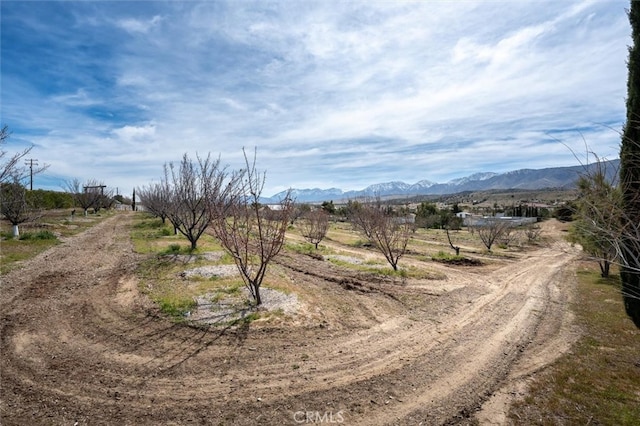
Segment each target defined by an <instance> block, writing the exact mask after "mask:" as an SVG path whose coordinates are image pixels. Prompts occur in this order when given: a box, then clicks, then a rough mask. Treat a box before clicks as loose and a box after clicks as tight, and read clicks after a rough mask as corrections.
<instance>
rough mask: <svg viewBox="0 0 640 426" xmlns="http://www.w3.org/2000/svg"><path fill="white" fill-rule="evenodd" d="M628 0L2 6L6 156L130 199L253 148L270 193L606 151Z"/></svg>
mask: <svg viewBox="0 0 640 426" xmlns="http://www.w3.org/2000/svg"><path fill="white" fill-rule="evenodd" d="M628 7H629V3H628V1H621V0H596V1H572V0H563V1H557V0H551V1H543V0H536V1H533V0H521V1H497V0H491V1H475V0H461V1H454V0H449V1H444V0H442V1H376V0H367V1H355V0H353V1H335V0H325V1H302V0H284V1H269V2H267V1H248V0H234V1H215V0H214V1H206V2H198V1H162V2H161V1H136V2H132V1H117V0H115V1H104V2H103V1H62V2H54V1H42V2H34V1H24V0H23V1H7V0H2V2H0V13H1V17H0V20H1V22H0V24H1V43H2V44H1V46H0V52H1V81H0V96H1V98H0V101H1V107H0V119H1V121H2V124H6V125H8V126H9V129H10V130H11V131H12V135H11V138H10V139H9V141H8V142H7V144H6V146H5V147H4V149H5V150H7V151H9V152H13V151H16V152H17V151H18V150H20V149H23V148H24V147H27V146H33V148H32V151H31V152H30V153H29V158H34V159H37V160H38V162H39V164H40V165H42V164H45V163H46V164H48V165H49V168H48V169H47V170H46V171H45V172H44V173H43V174H41V175H38V176H36V177H35V178H34V183H33V186H34V189H35V188H42V189H53V190H62V189H63V187H64V186H65V182H68V181H70V180H71V179H80V180H81V181H83V182H86V181H88V180H97V181H100V182H101V183H103V184H105V185H108V186H109V187H110V188H114V189H116V188H117V191H118V193H120V194H124V195H129V196H130V194H131V192H132V190H133V189H134V188H136V187H138V188H140V187H143V186H146V185H148V184H150V183H153V182H158V181H159V180H160V178H161V177H162V170H163V165H164V164H168V163H171V162H173V163H176V164H177V163H179V162H180V160H181V158H182V156H183V155H184V154H185V153H186V154H188V155H189V157H191V158H193V159H195V157H196V155H200V156H206V155H207V154H208V153H211V155H212V156H213V157H215V158H217V157H218V156H219V157H220V159H221V163H222V164H224V165H228V166H229V168H230V169H238V168H241V167H242V166H243V161H244V158H243V148H245V149H246V150H247V152H248V153H249V154H250V155H253V152H254V150H257V158H256V164H257V168H258V169H260V170H261V171H265V172H266V183H265V187H264V190H263V195H264V196H271V195H273V194H275V193H277V192H279V191H282V190H285V189H287V188H290V187H293V188H298V189H303V188H321V189H327V188H332V187H337V188H341V189H343V190H359V189H363V188H365V187H366V186H368V185H371V184H376V183H382V182H390V181H403V182H406V183H409V184H412V183H415V182H418V181H420V180H429V181H433V182H438V183H445V182H447V181H449V180H451V179H455V178H461V177H465V176H468V175H471V174H473V173H477V172H496V173H500V172H507V171H511V170H517V169H522V168H532V169H538V168H546V167H561V166H574V165H578V164H580V163H585V162H587V161H592V160H593V157H590V156H587V152H588V151H592V152H595V153H596V154H597V155H598V156H599V157H602V158H607V159H614V158H617V157H618V152H619V144H620V132H621V130H622V127H623V125H624V121H625V115H626V109H625V99H626V82H627V66H626V60H627V55H628V46H629V45H630V44H631V37H630V35H631V29H630V25H629V22H628V19H627V14H626V10H627V9H628Z"/></svg>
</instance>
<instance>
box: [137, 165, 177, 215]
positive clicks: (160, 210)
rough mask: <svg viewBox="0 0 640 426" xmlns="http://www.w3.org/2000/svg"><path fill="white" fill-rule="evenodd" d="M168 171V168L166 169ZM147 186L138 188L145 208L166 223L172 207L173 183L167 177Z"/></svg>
mask: <svg viewBox="0 0 640 426" xmlns="http://www.w3.org/2000/svg"><path fill="white" fill-rule="evenodd" d="M165 171H166V170H165ZM166 177H167V175H166V173H165V179H163V180H162V181H160V182H158V183H153V184H150V185H149V186H147V187H142V188H138V196H139V197H140V200H141V202H142V204H143V205H144V207H145V209H146V210H147V211H149V212H150V213H152V214H154V215H155V216H157V217H159V218H160V219H161V220H162V223H163V224H164V223H166V220H167V218H168V217H169V212H170V209H171V196H172V194H171V185H170V184H169V182H168V181H167V179H166Z"/></svg>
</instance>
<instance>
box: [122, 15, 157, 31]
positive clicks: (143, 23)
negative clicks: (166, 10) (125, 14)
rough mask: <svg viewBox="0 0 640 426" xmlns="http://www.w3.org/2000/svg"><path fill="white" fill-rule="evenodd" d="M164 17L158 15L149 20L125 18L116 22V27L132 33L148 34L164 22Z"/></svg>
mask: <svg viewBox="0 0 640 426" xmlns="http://www.w3.org/2000/svg"><path fill="white" fill-rule="evenodd" d="M162 19H163V18H162V17H160V16H158V15H156V16H154V17H153V18H151V19H149V20H141V19H134V18H124V19H120V20H118V21H116V25H117V26H118V27H120V28H122V29H123V30H125V31H128V32H130V33H142V34H146V33H148V32H149V30H151V29H152V28H153V27H156V26H158V25H159V24H160V23H161V22H162Z"/></svg>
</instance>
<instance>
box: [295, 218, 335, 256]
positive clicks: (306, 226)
mask: <svg viewBox="0 0 640 426" xmlns="http://www.w3.org/2000/svg"><path fill="white" fill-rule="evenodd" d="M328 229H329V213H327V212H326V211H325V210H322V209H317V210H312V211H310V212H307V213H306V214H305V215H303V217H302V222H301V224H300V232H301V234H302V236H303V237H304V238H305V239H306V240H307V241H309V242H310V243H311V244H314V245H315V246H316V250H317V249H318V244H320V241H322V240H323V239H324V237H325V236H326V235H327V230H328Z"/></svg>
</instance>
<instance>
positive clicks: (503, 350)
mask: <svg viewBox="0 0 640 426" xmlns="http://www.w3.org/2000/svg"><path fill="white" fill-rule="evenodd" d="M130 220H131V214H121V215H117V216H115V217H113V218H110V219H108V220H106V221H105V222H103V223H101V224H100V225H98V226H96V227H94V228H93V229H91V230H89V231H87V232H85V233H84V234H81V235H78V236H76V237H73V238H72V239H70V240H68V241H66V242H65V243H64V244H61V245H59V246H57V247H54V248H52V249H51V250H49V251H47V252H45V253H43V254H42V255H40V256H38V257H37V258H35V259H34V260H33V261H31V262H29V263H28V264H26V265H25V266H24V268H22V269H20V270H15V271H13V272H11V273H10V274H8V275H6V276H5V277H2V284H1V287H0V290H1V301H2V305H1V312H0V314H1V324H0V333H1V346H0V350H1V358H0V371H1V374H2V377H1V379H2V380H1V385H0V386H1V388H0V390H1V401H0V416H1V417H0V419H1V422H0V423H2V424H3V425H14V424H15V425H23V424H47V425H50V424H76V422H77V424H150V425H151V424H247V425H255V424H269V425H270V424H274V425H277V424H304V423H306V422H310V420H315V421H316V422H320V421H324V422H330V421H332V422H333V423H344V424H361V425H375V424H379V425H387V424H425V425H431V424H445V423H469V422H472V421H473V416H474V415H475V414H476V413H477V411H478V409H479V408H480V407H481V405H482V404H483V402H485V401H486V400H488V399H489V397H490V396H491V395H492V394H495V395H496V396H495V397H494V398H493V399H491V400H490V402H489V404H487V405H485V410H483V411H482V412H480V413H479V414H478V417H477V419H479V420H480V421H482V422H489V421H491V420H500V416H501V415H502V413H503V411H504V409H505V407H506V404H507V403H508V398H506V397H505V395H508V394H510V393H511V390H512V389H515V387H517V386H518V385H519V383H521V380H522V378H523V377H526V376H527V375H528V374H530V373H531V372H533V371H535V370H536V369H538V368H540V367H541V366H543V365H545V364H546V363H548V362H549V361H550V360H552V359H553V357H554V356H557V351H558V350H563V348H566V347H567V345H568V343H567V342H569V341H570V332H569V327H568V326H567V324H569V323H570V318H569V317H568V315H569V314H568V313H567V311H568V310H567V309H566V301H567V294H569V292H568V290H567V289H568V288H570V287H572V280H573V279H574V278H573V274H572V272H571V268H569V267H568V265H569V264H570V262H571V261H572V260H573V259H574V257H575V256H576V253H575V251H574V250H573V249H571V248H570V247H568V246H567V245H565V244H562V243H560V242H556V243H555V244H553V245H551V246H549V247H544V248H540V249H539V250H537V251H534V252H528V253H523V254H520V255H519V259H517V260H509V261H506V262H505V264H504V265H503V266H502V267H500V268H498V269H497V270H495V268H494V269H493V270H492V271H491V272H490V273H486V272H483V271H482V270H477V269H468V270H465V269H464V268H462V269H450V268H447V267H445V266H434V268H439V269H440V270H441V271H443V272H445V273H446V275H447V277H448V278H447V279H446V280H440V281H437V280H436V281H433V282H429V281H424V282H423V281H421V282H409V283H408V284H406V285H399V284H398V283H393V282H386V281H370V280H369V281H368V280H367V278H366V277H362V276H358V275H357V274H355V273H354V274H349V273H345V272H344V271H342V272H341V271H340V269H339V268H336V267H333V266H332V265H330V263H329V262H321V261H318V260H314V259H311V258H309V257H306V256H302V255H288V256H289V257H286V258H284V260H281V261H280V262H279V267H280V268H283V269H284V270H285V272H286V274H287V276H288V277H289V278H290V279H291V281H292V282H295V283H299V284H300V294H301V295H302V296H303V298H304V300H306V308H305V309H306V313H307V315H305V316H304V318H303V319H301V320H299V321H297V320H292V321H290V322H289V323H283V324H280V325H277V326H275V325H273V326H261V325H254V324H251V325H250V326H248V327H246V328H239V329H226V330H221V329H219V328H218V329H209V330H206V329H196V328H191V327H187V326H184V325H176V324H172V323H171V322H169V321H167V320H166V319H164V318H163V317H162V316H160V315H158V314H157V312H156V310H155V309H154V307H153V306H151V305H150V304H149V303H148V302H147V301H146V300H145V298H144V297H143V296H141V295H140V294H139V293H138V290H137V282H136V281H135V278H134V274H133V271H134V268H135V265H136V262H137V261H138V259H137V256H136V255H135V254H134V253H133V251H132V248H131V245H130V242H129V240H128V231H127V227H128V226H129V224H130ZM501 389H502V390H501Z"/></svg>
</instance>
